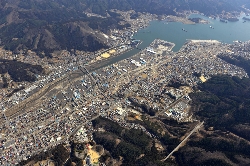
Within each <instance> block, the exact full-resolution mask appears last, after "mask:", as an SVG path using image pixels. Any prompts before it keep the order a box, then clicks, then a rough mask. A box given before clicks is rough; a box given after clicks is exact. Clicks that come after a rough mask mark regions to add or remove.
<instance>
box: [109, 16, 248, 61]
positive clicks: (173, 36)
mask: <svg viewBox="0 0 250 166" xmlns="http://www.w3.org/2000/svg"><path fill="white" fill-rule="evenodd" d="M244 16H245V15H242V16H241V17H240V18H239V19H240V20H239V21H237V22H228V23H223V22H221V21H220V20H219V19H218V18H217V19H216V20H214V19H210V18H208V17H205V16H202V15H199V14H192V15H191V16H190V18H195V17H199V18H203V19H205V20H208V21H209V22H210V23H209V24H194V25H189V24H183V23H180V22H168V23H167V22H166V21H151V22H150V25H149V26H148V27H147V28H145V29H142V30H139V31H138V32H137V33H135V34H134V36H133V38H135V39H138V40H142V41H143V43H142V44H140V45H139V48H141V49H144V48H146V47H148V46H149V45H150V43H152V41H153V40H155V39H157V38H158V39H162V40H166V41H169V42H172V43H175V47H174V48H173V51H174V52H176V51H178V50H179V49H180V48H181V47H182V46H183V44H184V43H185V42H186V41H187V39H197V40H210V39H211V40H218V41H220V42H222V43H229V44H230V43H233V41H235V40H239V41H248V40H250V21H247V22H245V23H243V20H242V17H244ZM248 18H249V17H248ZM210 26H212V27H214V29H212V28H210ZM182 28H184V29H185V30H187V32H185V31H183V30H182ZM139 51H140V50H138V49H133V50H131V51H128V52H126V53H124V54H122V55H120V56H118V57H115V58H113V59H111V61H110V63H109V64H112V63H115V62H117V61H119V60H122V59H126V58H128V57H130V56H133V55H134V54H136V53H138V52H139Z"/></svg>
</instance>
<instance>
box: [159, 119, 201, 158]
mask: <svg viewBox="0 0 250 166" xmlns="http://www.w3.org/2000/svg"><path fill="white" fill-rule="evenodd" d="M203 124H204V121H203V122H199V123H198V124H197V125H196V126H195V127H194V129H193V130H192V131H191V132H190V133H189V134H188V135H187V136H186V138H185V139H184V140H182V141H181V143H180V144H179V145H178V146H177V147H176V148H175V149H174V150H173V151H172V152H171V153H169V155H168V156H167V157H165V158H164V159H162V160H161V161H163V162H164V161H166V160H167V159H168V158H169V157H170V156H172V154H173V153H174V152H176V151H178V150H179V148H180V147H182V146H183V145H184V143H185V142H186V141H187V140H188V138H189V137H190V136H191V135H192V134H193V133H194V132H196V131H197V130H199V129H200V128H201V126H202V125H203Z"/></svg>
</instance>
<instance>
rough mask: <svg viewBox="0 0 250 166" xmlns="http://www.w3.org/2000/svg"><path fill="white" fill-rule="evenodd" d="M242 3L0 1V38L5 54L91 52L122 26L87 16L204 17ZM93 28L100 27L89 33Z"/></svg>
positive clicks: (115, 20)
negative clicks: (128, 12) (112, 11)
mask: <svg viewBox="0 0 250 166" xmlns="http://www.w3.org/2000/svg"><path fill="white" fill-rule="evenodd" d="M245 3H249V2H246V0H239V1H237V2H234V1H233V0H209V1H207V0H136V1H134V0H1V1H0V39H1V42H0V43H1V44H2V45H5V48H6V49H10V50H16V51H17V50H20V49H31V50H34V51H37V52H52V51H54V50H60V49H66V48H68V49H78V50H85V51H95V50H98V49H100V48H106V47H107V46H106V44H105V41H106V40H105V39H103V36H102V35H100V34H99V33H96V32H100V31H102V32H104V33H106V32H108V31H109V30H110V29H111V28H118V29H119V28H124V27H128V26H129V25H125V26H121V25H119V22H120V21H121V17H119V15H112V14H109V15H112V17H105V18H101V17H87V16H86V14H85V13H86V12H89V13H96V14H99V15H102V16H107V13H108V12H110V9H119V10H131V9H133V10H135V11H136V12H149V13H153V14H171V15H175V14H176V12H178V11H183V10H198V11H200V12H202V13H205V14H207V15H210V14H219V13H221V12H222V11H225V12H230V11H240V10H241V7H240V6H241V5H243V4H245ZM90 23H91V25H95V24H97V25H98V26H94V27H98V28H97V29H96V28H93V26H90V25H89V24H90Z"/></svg>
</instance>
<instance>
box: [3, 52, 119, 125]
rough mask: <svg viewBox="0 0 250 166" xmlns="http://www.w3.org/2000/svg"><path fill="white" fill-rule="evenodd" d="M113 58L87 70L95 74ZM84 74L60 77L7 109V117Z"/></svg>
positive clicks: (78, 72) (78, 71) (92, 65)
mask: <svg viewBox="0 0 250 166" xmlns="http://www.w3.org/2000/svg"><path fill="white" fill-rule="evenodd" d="M113 58H116V57H112V58H109V59H105V60H102V61H97V62H94V63H92V64H89V65H87V66H86V69H87V71H89V72H93V71H95V70H98V69H100V68H102V67H105V66H107V65H108V64H109V63H110V61H112V59H113ZM84 74H87V72H86V73H85V72H84V71H82V70H76V71H72V72H69V73H67V74H66V75H65V76H63V77H60V78H58V79H56V80H54V81H52V82H50V83H48V84H47V85H45V86H44V87H43V88H42V89H40V90H39V91H38V92H36V93H35V94H33V95H31V96H30V97H28V98H27V99H25V100H24V101H22V102H20V103H18V104H17V105H15V106H13V107H11V108H9V109H7V110H6V111H5V115H6V117H14V116H17V115H18V114H20V113H22V111H21V110H25V109H27V108H29V105H34V103H36V100H39V99H41V98H42V97H43V96H44V95H45V94H46V93H47V92H49V91H51V90H52V89H53V88H54V87H56V86H58V85H59V84H61V83H63V82H66V81H68V78H70V79H71V80H73V79H76V78H79V77H81V76H83V75H84ZM0 124H2V122H0Z"/></svg>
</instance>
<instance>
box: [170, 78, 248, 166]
mask: <svg viewBox="0 0 250 166" xmlns="http://www.w3.org/2000/svg"><path fill="white" fill-rule="evenodd" d="M198 88H199V90H201V91H197V92H195V93H193V94H192V95H191V98H192V100H193V108H192V109H193V110H194V112H195V115H196V116H197V118H198V119H202V120H205V129H204V130H201V131H200V132H199V135H197V136H193V137H192V138H191V140H190V141H189V142H188V143H187V146H185V147H183V148H181V149H180V151H178V152H177V153H176V154H175V156H176V157H177V162H178V164H179V165H193V163H196V165H249V163H250V150H249V149H250V142H249V141H250V137H249V131H250V126H249V118H250V112H249V108H250V102H249V101H250V95H249V89H250V79H249V78H243V79H240V78H238V77H229V76H224V75H222V76H214V77H212V78H211V79H209V80H208V81H207V82H206V83H204V84H200V85H199V87H198Z"/></svg>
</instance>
